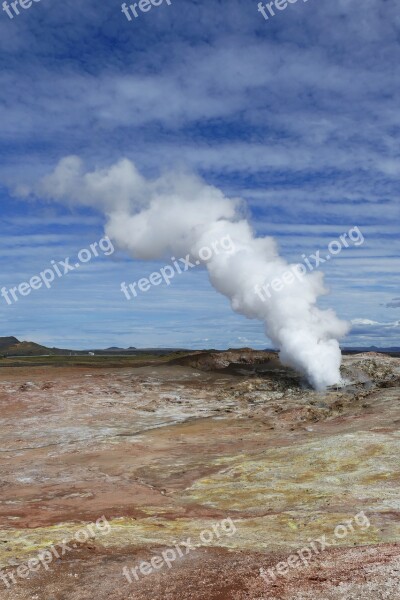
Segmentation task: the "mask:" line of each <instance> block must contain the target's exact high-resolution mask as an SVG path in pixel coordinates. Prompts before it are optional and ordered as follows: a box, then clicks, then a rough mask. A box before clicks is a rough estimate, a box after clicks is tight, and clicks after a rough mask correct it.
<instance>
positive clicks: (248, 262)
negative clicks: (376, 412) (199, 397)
mask: <svg viewBox="0 0 400 600" xmlns="http://www.w3.org/2000/svg"><path fill="white" fill-rule="evenodd" d="M35 193H36V194H37V195H40V196H41V197H44V198H49V199H53V200H58V201H62V202H66V203H73V204H76V203H78V204H82V205H87V206H92V207H95V208H98V209H99V210H101V211H102V212H104V214H105V215H106V216H107V225H106V234H107V235H108V236H109V237H110V238H111V239H112V240H113V241H114V242H115V243H116V244H117V245H118V246H119V247H120V248H121V249H124V250H126V251H127V252H129V253H130V254H131V255H132V256H133V257H136V258H141V259H155V258H161V257H164V256H171V255H172V254H173V255H174V256H176V257H184V256H186V254H188V253H190V254H191V255H192V257H194V258H196V257H197V256H198V252H199V250H200V249H201V248H202V247H204V246H207V247H209V248H211V247H212V245H213V243H215V242H216V241H218V240H221V239H222V238H224V237H226V236H230V239H231V240H232V242H233V247H234V249H233V250H232V247H231V246H230V248H229V250H223V251H220V252H219V253H218V254H217V253H213V255H212V257H211V259H210V260H209V261H208V262H207V269H208V273H209V277H210V280H211V283H212V285H213V286H214V288H215V289H216V290H218V291H219V292H220V293H221V294H224V295H225V296H227V297H228V298H229V300H230V302H231V306H232V309H233V310H234V311H236V312H238V313H241V314H242V315H245V316H246V317H248V318H251V319H259V320H260V321H263V322H264V325H265V332H266V334H267V336H268V337H269V338H270V339H271V340H272V341H273V342H274V344H275V345H276V346H277V347H278V348H279V350H280V359H281V361H282V363H283V364H285V365H288V366H291V367H293V368H295V369H296V370H297V371H300V372H301V373H303V374H304V375H305V376H306V377H307V379H308V380H309V382H310V383H311V384H312V385H313V386H314V387H315V388H317V389H324V388H325V387H326V386H328V385H332V384H335V383H339V382H340V380H341V377H340V363H341V352H340V348H339V343H338V338H340V337H342V336H343V335H345V333H346V332H347V329H348V327H347V323H345V322H343V321H341V320H339V319H338V317H337V316H336V315H335V313H334V311H332V310H320V309H319V308H317V306H316V302H317V299H318V297H319V296H320V295H322V294H325V293H326V290H325V288H324V286H323V276H322V274H321V273H312V274H308V275H306V276H304V277H303V278H301V279H300V278H296V277H294V278H293V280H291V281H290V283H287V284H285V285H284V286H283V288H282V289H281V290H280V291H279V292H274V293H272V294H271V297H268V296H267V295H265V296H264V300H263V299H262V298H260V297H259V295H257V294H256V293H255V286H256V285H259V286H260V285H261V286H262V285H263V284H266V283H271V282H272V280H273V279H275V278H280V277H282V275H283V274H284V273H285V272H287V271H288V269H289V268H290V265H288V263H287V262H286V261H285V260H284V259H283V258H281V257H280V256H279V254H278V251H277V247H276V244H275V241H274V240H273V239H272V238H271V237H264V238H259V237H255V235H254V233H253V231H252V228H251V226H250V225H249V223H248V222H247V220H245V219H243V217H242V216H241V214H240V202H239V201H238V200H232V199H230V198H227V197H225V196H224V194H223V193H222V192H221V191H220V190H218V189H217V188H215V187H213V186H209V185H207V184H206V183H205V182H203V181H202V180H201V179H199V178H198V177H195V176H193V175H187V174H176V173H175V174H167V175H163V176H161V177H160V178H158V179H156V180H147V179H145V178H144V177H143V176H142V175H141V174H140V173H139V172H138V170H137V169H136V167H135V166H134V164H133V163H132V162H130V161H129V160H121V161H120V162H118V163H117V164H115V165H113V166H112V167H110V168H109V169H103V170H95V171H92V172H86V173H85V172H84V171H83V168H82V163H81V161H80V159H79V158H77V157H67V158H65V159H63V160H61V161H60V163H59V164H58V166H57V167H56V169H55V170H54V172H53V173H52V174H51V175H49V176H47V177H45V178H44V179H43V180H42V181H41V182H40V184H39V185H38V186H37V188H36V189H35Z"/></svg>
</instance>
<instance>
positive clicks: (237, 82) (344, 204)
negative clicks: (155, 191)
mask: <svg viewBox="0 0 400 600" xmlns="http://www.w3.org/2000/svg"><path fill="white" fill-rule="evenodd" d="M399 31H400V13H399V11H398V5H396V3H395V2H394V0H385V1H382V0H364V1H363V3H362V4H361V3H357V2H355V1H354V0H338V1H336V2H331V1H328V0H318V1H317V0H308V1H307V2H306V3H305V2H303V0H298V1H297V3H295V4H290V5H288V7H287V8H286V9H285V10H283V11H281V12H279V11H277V14H276V16H275V17H273V18H271V19H269V20H268V21H265V20H264V19H263V17H262V16H261V14H260V13H259V12H257V2H253V1H249V0H241V1H236V0H230V1H229V2H227V1H225V2H219V1H217V0H213V1H212V2H211V1H207V0H206V1H202V2H192V1H190V0H185V1H183V0H172V4H171V6H168V5H167V4H166V3H165V2H164V3H163V4H162V5H161V6H159V7H157V8H155V7H153V8H152V10H151V11H150V12H147V13H140V15H139V17H138V18H137V19H134V20H132V21H131V22H129V21H127V19H126V18H125V17H124V16H123V14H122V13H121V6H120V2H118V1H117V0H112V1H111V0H103V1H102V2H101V3H100V2H93V1H92V0H87V1H86V2H84V3H82V2H78V1H77V0H66V1H64V2H58V3H53V2H50V1H49V0H40V2H35V3H33V5H32V7H31V8H29V9H27V10H22V9H21V14H20V15H19V16H18V17H14V18H13V19H12V20H11V19H9V18H8V17H7V15H6V13H5V12H1V14H0V56H1V74H0V96H1V102H2V119H1V128H0V152H1V161H0V203H1V218H2V235H1V241H0V244H1V253H0V269H1V271H0V272H1V279H0V283H1V286H6V287H7V288H10V287H12V286H14V285H18V284H19V283H20V282H22V281H26V280H27V279H29V278H30V277H32V276H33V275H36V274H37V273H39V272H40V271H42V270H43V269H45V268H46V267H48V265H49V263H50V261H51V260H63V259H64V258H65V257H66V256H76V255H77V253H78V251H79V250H80V249H81V248H84V247H88V246H89V245H90V244H91V243H93V242H95V241H97V240H99V239H100V238H101V237H102V235H103V224H104V220H103V217H102V215H101V214H100V213H98V212H96V211H95V210H92V209H88V208H86V209H83V208H82V207H80V208H77V207H70V208H69V207H65V206H60V205H57V204H54V203H50V202H47V201H44V200H41V199H40V198H39V199H36V200H35V201H33V200H28V199H21V198H19V197H16V195H15V193H14V190H15V188H16V187H17V186H18V185H21V184H26V185H32V184H33V183H34V182H35V181H37V180H38V179H40V178H41V177H42V176H43V175H45V174H46V173H48V172H49V171H51V170H52V169H53V168H54V166H55V165H56V164H57V163H58V161H59V160H60V159H62V158H63V157H65V156H67V155H70V154H76V155H79V156H80V157H82V159H84V161H85V163H86V164H87V165H88V166H89V167H93V168H94V167H103V166H107V165H109V164H111V163H114V162H115V161H117V160H119V159H121V158H122V157H127V158H129V159H131V160H132V161H134V162H135V164H136V165H137V166H138V168H139V169H140V170H141V171H142V172H143V174H145V175H146V176H147V177H155V176H157V175H158V174H160V173H162V172H163V171H165V170H168V169H171V168H182V167H185V168H186V169H189V170H192V171H194V172H195V173H198V174H200V175H201V176H202V177H203V178H204V179H205V180H206V181H207V182H208V183H211V184H214V185H216V186H218V187H220V188H221V189H222V190H223V191H224V193H226V194H227V195H229V196H234V197H241V198H243V199H244V200H245V201H246V202H247V204H248V217H249V219H250V220H251V222H252V224H253V226H254V228H255V230H256V231H257V232H258V233H259V234H260V235H273V236H274V237H276V239H277V240H278V243H279V247H280V250H281V253H282V254H283V255H284V256H285V257H286V258H287V259H289V260H291V261H296V262H297V261H299V260H301V256H302V254H305V255H309V254H310V253H314V252H315V251H316V250H317V249H324V248H326V247H327V245H328V243H329V242H330V241H331V240H333V239H336V238H338V236H339V235H340V234H342V233H344V232H346V231H348V230H349V229H350V228H351V227H352V226H358V227H359V228H360V230H361V231H362V232H363V235H364V238H365V242H364V244H363V245H361V246H359V247H351V248H348V249H344V250H343V251H342V252H341V253H340V255H338V256H337V257H335V259H334V260H331V261H330V262H329V263H327V264H326V265H324V266H323V270H324V272H325V278H326V284H327V286H328V287H329V288H330V290H331V293H330V295H329V296H326V297H324V298H323V299H322V301H321V303H320V305H321V306H324V307H327V306H332V307H333V308H334V309H335V310H336V311H337V313H338V315H339V316H340V317H342V318H344V319H348V320H351V321H353V328H352V331H351V333H350V334H349V336H348V337H347V338H346V340H345V345H370V344H374V345H377V346H383V345H385V346H389V345H400V335H399V334H400V325H399V323H400V321H399V319H400V313H399V311H400V306H399V304H400V303H399V301H398V298H399V296H400V286H399V279H400V278H399V257H400V241H399V223H400V214H399V213H400V202H399V193H400V186H399V175H400V147H399V131H400V111H399V100H398V91H399V89H398V88H399V81H400V78H399V69H400V67H399V65H400V49H399V42H398V40H399ZM163 264H164V261H158V262H153V263H146V262H141V261H133V260H131V259H130V258H129V257H128V256H127V255H125V254H123V253H121V252H116V253H115V254H113V255H112V256H110V257H102V258H100V257H99V258H97V259H93V260H92V261H91V262H89V263H88V264H87V265H85V266H83V267H82V268H81V269H80V270H79V271H75V272H71V273H69V274H68V275H67V276H65V277H63V278H62V279H59V280H58V281H57V282H55V284H54V285H53V287H52V288H51V289H50V290H47V289H41V290H37V291H35V292H34V293H32V294H30V295H29V296H28V297H25V298H21V299H20V300H19V301H18V302H17V303H15V304H13V305H12V306H9V305H7V304H6V302H5V301H4V299H3V298H0V319H1V331H2V332H3V333H2V334H1V335H16V336H17V337H20V338H22V339H31V340H34V341H37V342H40V343H45V344H49V345H57V346H62V347H71V348H85V347H86V348H87V347H104V346H110V345H120V346H130V345H133V346H138V347H145V346H185V347H195V348H200V347H216V348H223V347H226V346H231V347H232V346H243V345H251V346H254V347H265V346H268V340H266V339H265V337H264V334H263V326H262V324H261V323H258V322H256V321H250V320H247V319H245V318H244V317H241V316H238V315H235V314H234V313H232V312H231V310H230V307H229V303H228V301H227V300H226V299H225V298H224V297H222V296H219V295H218V294H217V293H216V292H215V291H214V290H213V289H212V288H211V285H210V284H209V283H208V279H207V275H206V273H205V272H204V271H202V270H201V269H199V270H193V271H191V272H190V273H185V274H184V275H182V276H181V277H179V278H176V279H175V280H174V283H173V285H171V286H170V287H166V286H160V287H157V288H154V289H152V290H151V291H149V292H148V293H146V294H143V295H142V296H141V297H139V298H138V299H136V300H135V301H134V302H128V301H127V300H126V299H125V298H124V296H123V294H121V291H120V283H121V281H127V282H129V281H134V280H137V279H139V278H141V277H144V276H146V275H148V274H150V273H151V272H152V271H154V270H156V269H159V268H160V267H161V266H163ZM396 298H397V300H395V299H396Z"/></svg>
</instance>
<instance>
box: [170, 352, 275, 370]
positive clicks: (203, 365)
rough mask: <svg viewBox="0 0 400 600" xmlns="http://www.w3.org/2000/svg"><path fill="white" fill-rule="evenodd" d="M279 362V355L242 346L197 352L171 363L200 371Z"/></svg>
mask: <svg viewBox="0 0 400 600" xmlns="http://www.w3.org/2000/svg"><path fill="white" fill-rule="evenodd" d="M272 361H273V362H274V363H277V364H279V361H278V355H277V353H275V352H271V351H266V350H252V349H251V348H240V349H238V350H226V351H221V352H218V351H206V352H195V353H193V354H190V355H189V356H184V357H182V358H177V359H175V360H173V361H171V363H170V364H175V365H181V366H184V367H192V368H193V369H199V370H200V371H218V370H221V369H226V368H228V367H229V366H231V365H235V366H237V365H243V366H250V367H251V366H253V365H260V364H266V363H270V362H272Z"/></svg>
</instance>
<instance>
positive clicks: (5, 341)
mask: <svg viewBox="0 0 400 600" xmlns="http://www.w3.org/2000/svg"><path fill="white" fill-rule="evenodd" d="M19 343H20V341H19V340H17V338H16V337H0V349H1V348H6V347H7V346H13V345H14V344H19Z"/></svg>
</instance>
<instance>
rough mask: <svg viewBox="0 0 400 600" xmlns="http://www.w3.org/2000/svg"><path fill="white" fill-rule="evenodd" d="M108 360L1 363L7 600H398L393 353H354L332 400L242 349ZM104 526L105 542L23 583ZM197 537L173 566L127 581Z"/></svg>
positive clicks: (92, 543) (2, 547)
mask: <svg viewBox="0 0 400 600" xmlns="http://www.w3.org/2000/svg"><path fill="white" fill-rule="evenodd" d="M116 360H117V359H116V358H114V359H113V361H114V362H113V366H110V365H109V364H107V360H106V359H104V361H99V360H98V359H97V357H96V368H92V366H91V365H90V364H89V363H88V364H87V365H86V366H76V365H72V364H71V363H69V362H68V360H67V359H66V358H65V360H64V362H63V363H62V364H60V363H57V364H56V366H54V364H45V363H44V364H41V365H38V364H37V363H34V364H33V365H32V362H30V361H29V360H26V361H24V360H23V359H20V362H19V363H18V365H19V366H18V367H16V366H15V367H12V366H7V364H8V363H7V362H6V361H4V360H3V361H1V364H0V367H1V368H0V410H1V412H0V416H1V419H0V461H1V471H0V472H1V476H0V477H1V479H0V567H1V568H2V571H1V575H2V576H3V579H1V578H0V599H1V600H133V599H138V600H144V599H146V600H155V599H157V600H159V599H165V600H170V599H171V600H181V599H182V600H189V599H196V600H203V599H204V600H206V599H207V600H227V599H231V600H261V599H265V600H267V599H268V600H269V599H274V598H277V599H278V598H279V599H282V600H303V599H304V600H306V599H307V600H314V599H316V598H318V599H319V600H336V599H346V600H383V599H386V598H390V599H395V600H396V599H400V586H399V584H400V551H399V550H400V546H399V542H400V522H399V511H400V461H399V449H400V431H399V425H400V402H399V399H400V359H399V358H396V357H391V356H387V355H383V354H372V353H366V354H354V355H350V356H345V357H344V363H343V377H344V378H345V380H346V381H347V385H345V386H344V387H342V388H337V389H336V388H335V389H330V390H328V391H326V392H324V393H322V392H316V391H313V390H311V389H310V388H309V387H308V386H307V384H306V383H305V382H304V381H303V380H302V379H301V378H300V377H299V376H298V375H297V374H296V373H294V372H292V371H290V370H288V369H285V368H283V367H282V366H281V365H280V364H279V361H278V358H277V356H276V355H275V354H273V353H266V352H265V353H262V352H252V351H251V350H248V349H244V350H239V351H229V352H226V353H193V354H192V355H190V356H184V357H181V358H178V359H175V360H173V361H171V362H167V361H166V360H165V359H164V358H163V359H162V360H161V359H160V360H158V359H154V360H153V361H150V363H149V364H148V365H147V366H137V367H134V366H132V365H131V366H129V367H127V366H126V365H125V364H124V363H123V362H122V361H121V366H120V368H115V367H116V365H115V364H114V363H115V361H116ZM35 364H36V366H35ZM362 511H363V512H364V514H365V515H366V517H367V518H368V522H369V523H370V525H369V527H358V526H354V527H353V528H352V531H350V532H349V533H348V535H346V536H345V537H342V538H338V537H336V536H335V535H334V531H335V528H336V527H337V526H338V525H339V524H342V523H345V522H348V521H349V520H351V519H352V520H353V523H354V517H355V515H357V514H359V513H361V512H362ZM102 516H105V517H106V519H107V521H108V523H109V525H110V530H109V531H108V532H107V534H106V533H105V532H98V531H96V535H95V536H92V537H91V538H90V539H88V540H87V541H83V542H80V543H74V544H72V543H71V548H70V549H69V550H68V551H67V552H65V555H64V556H60V558H55V559H54V560H53V561H52V562H51V564H49V565H48V568H47V569H46V568H44V567H42V568H39V569H37V570H35V571H33V570H31V571H30V572H28V574H27V575H26V576H25V577H20V576H18V575H16V572H17V568H18V566H20V565H22V564H26V563H27V561H28V560H29V559H32V558H35V557H37V556H38V555H39V554H40V553H42V552H43V551H44V550H46V549H48V548H51V547H57V545H60V544H62V543H63V540H65V541H66V542H71V540H73V539H76V538H75V537H74V536H75V535H76V534H77V532H79V531H80V530H82V529H83V528H85V527H87V525H88V524H91V523H92V524H93V523H95V522H96V520H98V519H99V518H100V517H102ZM226 519H231V521H230V522H231V523H232V524H233V525H234V529H231V530H230V532H229V534H228V533H224V532H223V531H222V530H221V529H220V530H219V534H218V535H217V534H216V533H215V529H213V526H216V524H218V523H221V522H222V521H224V522H226ZM92 529H93V528H92ZM205 530H207V531H211V532H212V531H214V535H211V536H210V538H212V539H210V540H209V541H207V542H205V541H204V539H202V537H201V534H202V532H204V531H205ZM323 535H324V536H326V539H328V540H329V541H330V546H329V547H327V548H326V549H325V550H323V551H321V552H320V553H319V554H318V555H315V556H313V557H312V558H311V559H310V561H309V563H308V564H302V565H301V566H298V567H296V568H291V569H289V570H288V572H287V573H286V574H285V575H278V576H277V577H276V578H274V580H273V581H272V582H270V583H267V582H266V581H265V579H264V578H263V577H262V575H261V573H263V572H265V571H267V570H268V569H270V568H274V566H275V565H276V564H277V563H279V562H280V561H285V560H286V559H287V557H288V556H289V555H291V554H293V553H295V552H296V551H297V550H298V549H301V548H302V547H304V546H307V544H309V543H310V540H316V539H317V538H320V537H321V536H323ZM188 538H190V539H191V550H190V551H189V552H187V553H186V554H184V555H183V556H182V557H179V558H177V560H175V561H174V562H173V564H172V565H171V568H168V567H167V566H165V565H164V566H163V567H161V568H159V569H158V570H154V571H153V572H152V573H150V574H148V575H144V574H140V577H139V578H138V581H136V580H135V579H134V578H132V579H133V580H132V583H130V582H129V581H128V580H127V578H126V577H125V576H124V575H123V568H124V567H128V568H132V567H136V566H139V565H140V564H141V563H142V561H147V562H149V561H150V560H151V559H152V557H155V556H160V555H161V553H162V552H165V551H166V550H168V549H171V548H174V546H175V544H178V543H180V542H181V541H185V540H187V539H188ZM74 546H75V547H74ZM10 573H12V574H14V578H15V581H16V582H15V583H10V581H12V580H11V579H10ZM7 575H8V578H7ZM5 582H8V583H5Z"/></svg>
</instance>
